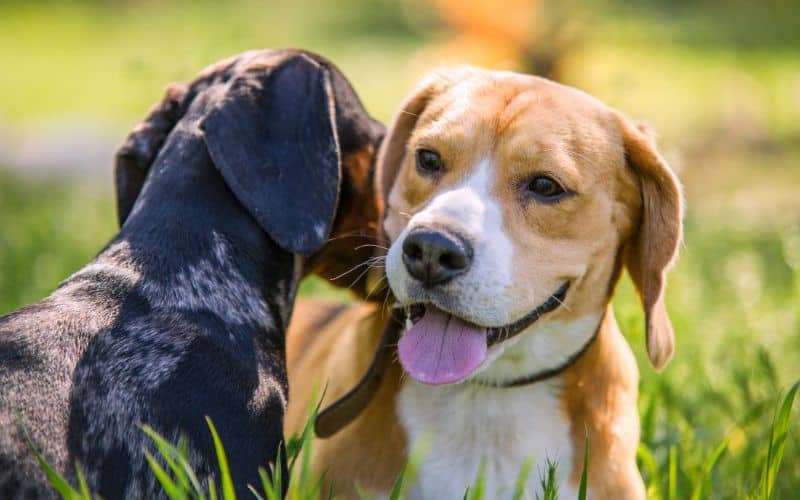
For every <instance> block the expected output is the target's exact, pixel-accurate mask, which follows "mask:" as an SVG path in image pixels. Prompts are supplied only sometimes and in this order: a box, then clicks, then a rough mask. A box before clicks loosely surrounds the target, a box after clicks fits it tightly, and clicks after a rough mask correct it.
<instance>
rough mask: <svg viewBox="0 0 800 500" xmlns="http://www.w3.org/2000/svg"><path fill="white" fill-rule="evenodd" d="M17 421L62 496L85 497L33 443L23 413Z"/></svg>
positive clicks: (48, 478) (69, 497)
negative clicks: (23, 419) (54, 467)
mask: <svg viewBox="0 0 800 500" xmlns="http://www.w3.org/2000/svg"><path fill="white" fill-rule="evenodd" d="M17 422H19V426H20V428H22V434H23V435H24V436H25V440H26V441H27V442H28V446H29V447H30V449H31V451H32V452H33V454H34V455H35V456H36V461H38V462H39V466H40V467H41V468H42V470H43V471H44V473H45V475H46V476H47V480H48V481H49V482H50V484H51V485H52V486H53V488H54V489H55V490H56V491H57V492H58V494H59V495H61V498H64V499H68V500H72V499H81V498H85V497H83V496H81V493H80V492H78V491H77V490H76V489H75V488H73V487H72V485H70V484H69V482H68V481H67V480H66V479H64V477H63V476H62V475H61V474H59V473H58V472H57V471H56V470H55V469H53V467H52V466H51V465H50V464H49V463H48V462H47V460H45V459H44V457H43V456H42V454H41V453H39V450H38V449H37V448H36V446H35V445H34V444H33V440H32V439H31V436H30V434H28V428H27V427H25V423H24V422H23V421H22V415H21V414H20V413H19V412H17Z"/></svg>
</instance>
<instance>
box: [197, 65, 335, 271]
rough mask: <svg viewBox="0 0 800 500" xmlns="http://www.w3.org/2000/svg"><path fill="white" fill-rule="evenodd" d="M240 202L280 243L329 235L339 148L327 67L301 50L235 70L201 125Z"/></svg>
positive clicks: (297, 245) (307, 248) (308, 242)
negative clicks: (270, 63) (237, 72)
mask: <svg viewBox="0 0 800 500" xmlns="http://www.w3.org/2000/svg"><path fill="white" fill-rule="evenodd" d="M200 128H201V129H202V130H203V133H204V136H205V143H206V147H207V148H208V152H209V154H210V155H211V159H212V160H213V162H214V164H215V165H216V167H217V169H218V170H219V171H220V173H221V174H222V177H223V178H224V179H225V183H226V184H227V185H228V187H229V188H230V189H231V191H233V193H234V195H236V197H237V198H238V200H239V202H240V203H241V204H242V205H243V206H244V207H245V208H246V209H247V210H248V211H249V212H250V214H251V215H252V216H253V218H254V219H255V220H256V221H257V222H258V223H259V225H260V226H261V227H262V228H263V229H264V231H266V233H267V234H269V236H270V237H271V238H272V239H273V240H274V241H275V242H276V243H277V244H278V245H279V246H280V247H281V248H283V249H284V250H286V251H288V252H292V253H296V254H302V255H308V254H310V253H313V252H315V251H317V250H319V248H321V247H322V245H323V244H325V242H326V241H327V239H328V235H329V234H330V232H331V227H332V225H333V220H334V215H335V212H336V207H337V203H338V196H339V184H340V182H341V178H342V173H341V155H340V152H339V140H338V136H337V133H336V123H335V107H334V101H333V97H332V92H331V82H330V77H329V74H328V69H327V68H325V67H323V66H322V65H320V64H319V63H318V62H316V61H314V60H313V59H311V58H310V57H308V56H306V55H304V54H292V55H290V56H288V57H287V58H286V59H284V60H282V61H280V62H279V63H278V64H277V65H276V66H274V67H266V66H265V67H254V68H252V69H250V70H248V71H246V72H244V73H243V74H242V75H240V76H238V77H236V78H235V79H234V80H233V81H231V83H230V84H229V87H228V88H227V89H226V90H225V94H224V96H223V97H222V99H221V100H220V102H219V103H218V104H217V105H216V106H215V107H214V108H213V109H212V110H211V111H210V112H209V113H208V115H206V117H205V118H203V121H202V123H201V125H200Z"/></svg>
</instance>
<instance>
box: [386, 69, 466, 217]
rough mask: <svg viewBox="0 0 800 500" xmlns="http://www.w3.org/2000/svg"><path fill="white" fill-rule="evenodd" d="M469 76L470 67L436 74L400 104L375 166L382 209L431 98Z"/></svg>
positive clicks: (430, 75)
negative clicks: (410, 139) (420, 118)
mask: <svg viewBox="0 0 800 500" xmlns="http://www.w3.org/2000/svg"><path fill="white" fill-rule="evenodd" d="M470 72H471V70H470V69H469V67H456V68H447V69H440V70H436V71H434V72H432V73H430V74H428V75H427V76H425V77H423V79H422V81H421V82H420V83H419V85H417V88H416V89H415V90H413V91H412V92H411V94H409V95H408V97H406V99H405V100H404V101H403V103H402V104H400V109H399V110H398V111H397V114H395V116H394V118H392V121H391V123H390V124H389V127H388V132H387V133H386V137H385V138H384V140H383V143H382V145H381V148H380V150H379V151H378V160H377V162H376V165H377V172H376V176H375V178H376V183H377V192H378V194H379V196H382V197H383V201H384V206H385V205H386V201H387V200H388V198H389V193H390V192H391V190H392V185H394V181H395V179H396V178H397V174H398V173H399V172H400V167H401V166H402V164H403V159H404V158H405V155H406V146H407V143H408V139H409V137H411V133H412V132H413V131H414V127H416V125H417V121H419V117H420V116H421V115H422V113H423V112H424V111H425V108H426V107H427V106H428V103H429V102H430V101H431V100H432V98H433V97H434V96H436V95H438V94H441V93H442V92H444V91H445V90H447V89H448V88H449V87H451V86H452V84H453V83H455V82H458V81H460V80H462V79H463V77H466V76H467V75H468V74H469V73H470Z"/></svg>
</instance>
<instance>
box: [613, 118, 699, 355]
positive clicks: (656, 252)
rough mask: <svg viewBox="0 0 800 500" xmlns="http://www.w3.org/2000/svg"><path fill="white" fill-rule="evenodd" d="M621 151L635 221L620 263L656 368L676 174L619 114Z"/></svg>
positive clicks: (674, 224)
mask: <svg viewBox="0 0 800 500" xmlns="http://www.w3.org/2000/svg"><path fill="white" fill-rule="evenodd" d="M616 117H617V121H618V122H619V124H620V130H621V134H622V141H623V144H624V147H625V156H626V159H627V161H628V164H629V166H630V167H631V168H632V170H633V171H634V172H635V174H636V175H637V177H638V180H639V188H640V193H641V214H640V219H639V220H640V222H639V227H638V229H637V230H636V231H634V233H633V235H632V238H631V241H630V242H629V243H628V245H627V247H626V249H625V265H626V266H627V268H628V273H629V274H630V276H631V279H632V280H633V283H634V285H635V286H636V290H637V292H638V294H639V298H640V299H641V301H642V306H643V308H644V313H645V322H646V333H647V353H648V355H649V357H650V362H651V363H652V364H653V366H654V367H655V368H656V369H657V370H660V369H662V368H663V367H664V366H665V365H666V364H667V362H668V361H669V360H670V358H671V357H672V353H673V351H674V350H675V336H674V333H673V331H672V324H671V323H670V320H669V316H668V315H667V308H666V304H665V300H664V291H665V288H666V283H667V281H666V280H667V278H666V273H667V271H668V270H669V268H670V266H671V265H672V263H673V262H674V260H675V257H676V255H677V253H678V246H679V245H680V242H681V238H682V235H683V222H682V215H683V203H682V195H681V187H680V184H679V183H678V179H677V177H676V176H675V174H674V173H673V172H672V170H671V169H670V168H669V166H668V165H667V163H666V161H665V160H664V158H663V157H662V156H661V154H660V153H659V152H658V150H657V149H656V145H655V139H654V136H653V134H652V133H651V131H650V129H649V128H646V127H643V126H641V125H638V124H636V123H634V122H632V121H630V120H628V119H627V118H625V117H624V116H622V115H621V114H618V115H616Z"/></svg>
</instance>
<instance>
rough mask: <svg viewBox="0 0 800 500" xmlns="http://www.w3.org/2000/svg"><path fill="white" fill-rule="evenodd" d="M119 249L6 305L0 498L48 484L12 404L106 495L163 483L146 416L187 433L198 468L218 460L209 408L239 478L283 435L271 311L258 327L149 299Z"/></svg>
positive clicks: (1, 345) (50, 455)
mask: <svg viewBox="0 0 800 500" xmlns="http://www.w3.org/2000/svg"><path fill="white" fill-rule="evenodd" d="M114 253H120V252H112V255H113V254H114ZM115 258H117V257H114V258H110V257H109V256H108V255H102V256H101V257H100V258H99V262H95V263H93V264H91V265H90V266H88V267H87V269H86V270H84V271H82V272H79V273H78V274H77V275H76V276H74V277H72V278H70V279H69V280H67V281H66V282H65V283H64V284H63V285H62V286H61V287H60V288H59V290H57V291H56V292H55V293H54V294H53V295H52V296H50V297H48V298H47V299H45V300H43V301H41V302H38V303H36V304H33V305H31V306H28V307H26V308H23V309H20V310H19V311H16V312H14V313H12V314H10V315H8V316H5V317H3V318H0V393H2V394H3V397H2V407H0V423H2V425H1V426H0V498H14V497H30V498H41V497H47V496H51V495H52V494H53V493H52V490H51V489H50V488H49V487H48V486H47V485H45V484H44V483H43V481H42V471H41V470H40V467H39V465H38V463H37V462H36V460H35V458H34V456H33V454H32V453H30V450H29V449H28V446H29V445H28V443H27V442H26V440H25V439H24V437H23V434H22V431H21V429H20V427H19V425H18V423H17V422H16V420H15V419H16V415H17V412H19V414H20V415H21V416H22V419H23V423H24V424H25V426H26V428H27V429H28V432H29V433H30V435H31V438H32V439H33V441H34V442H35V443H37V444H38V446H39V447H40V449H41V452H42V453H43V455H44V457H45V459H46V460H48V462H50V463H51V464H52V465H53V466H54V467H55V468H56V470H59V471H61V472H62V473H65V474H66V476H67V477H69V478H72V477H74V476H73V472H74V471H73V470H72V469H71V468H72V465H71V464H72V463H73V462H75V461H77V462H78V463H79V464H80V466H81V468H82V470H84V471H85V472H86V475H87V479H88V480H89V482H90V484H92V485H93V487H94V489H95V491H97V492H99V493H101V494H103V495H104V496H106V497H118V496H122V495H123V494H124V495H125V496H128V497H136V498H149V497H153V496H158V495H160V487H159V486H158V485H157V484H156V483H155V481H153V480H150V479H151V478H152V473H151V472H150V471H149V468H148V465H147V463H146V461H145V458H144V450H145V449H150V451H151V453H154V451H153V447H152V446H150V445H149V444H150V443H149V438H147V436H146V435H145V434H144V433H143V432H142V431H141V429H140V427H139V426H140V425H141V424H142V423H147V424H148V425H150V426H152V427H153V428H154V429H155V430H156V431H157V432H159V433H161V434H163V435H164V437H166V438H167V439H169V440H171V441H172V442H175V441H177V439H178V438H179V435H181V434H182V435H185V436H186V437H187V438H188V440H187V442H188V443H189V444H190V446H191V448H190V454H191V456H192V458H193V465H194V466H195V468H196V471H197V473H198V475H199V476H200V477H208V476H209V475H210V474H212V473H215V472H216V461H214V460H210V459H211V458H213V457H214V452H213V443H212V441H211V437H210V434H209V430H208V427H207V425H206V421H205V419H204V416H206V415H208V416H209V417H210V418H211V419H212V420H213V422H214V423H215V424H216V426H217V428H218V430H219V433H220V435H221V438H222V439H223V442H224V443H225V445H226V449H227V455H228V458H229V461H230V464H231V470H232V474H233V478H234V481H235V483H236V484H238V485H244V484H248V483H249V484H257V481H258V475H257V468H258V467H259V466H264V465H266V464H265V462H264V459H265V457H271V456H273V455H274V454H275V452H276V450H277V449H278V445H279V442H280V422H281V421H282V410H283V407H284V405H285V398H286V394H285V391H284V388H285V384H286V381H285V368H284V363H283V358H282V356H281V355H280V346H279V345H274V343H273V342H272V341H271V340H270V339H271V338H275V337H276V336H277V335H276V334H277V333H278V332H276V331H268V330H267V326H268V325H267V323H266V322H265V323H263V324H260V325H258V327H257V328H259V329H260V331H259V332H258V334H256V335H253V332H252V331H247V332H245V331H244V330H245V329H247V327H246V326H244V325H235V324H231V323H230V322H229V321H227V320H228V318H222V317H220V316H219V315H218V314H216V313H215V312H212V311H209V310H203V309H197V310H191V309H186V308H181V307H172V308H167V307H163V306H159V305H157V304H154V302H160V301H161V300H163V298H161V297H160V298H159V299H158V300H157V301H153V300H151V298H150V297H149V296H148V293H147V290H146V289H147V288H148V287H150V286H152V284H148V285H142V284H141V282H140V280H141V277H136V278H133V277H132V276H131V275H132V274H134V273H132V271H131V270H130V265H129V264H130V263H126V262H124V261H122V262H114V260H115ZM103 261H105V263H101V262H103ZM97 268H100V269H97ZM220 278H222V276H220ZM181 292H182V293H190V292H189V291H187V290H183V291H181ZM220 293H224V291H222V290H220ZM237 330H239V331H237ZM257 342H258V343H260V344H261V345H256V343H257ZM276 353H277V354H276Z"/></svg>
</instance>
